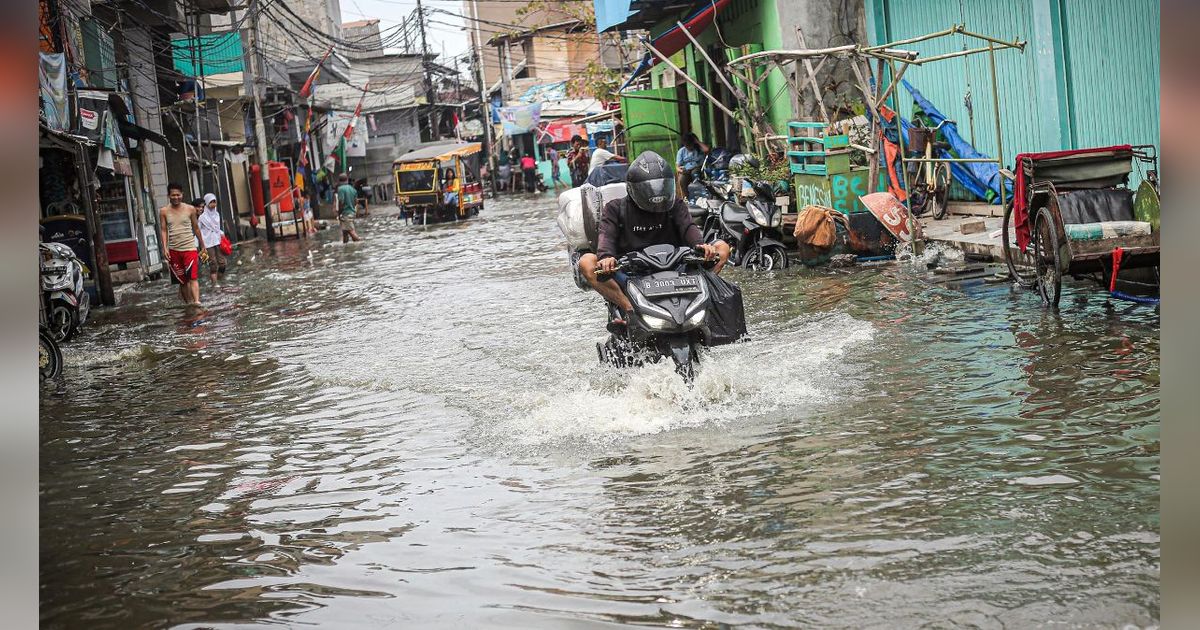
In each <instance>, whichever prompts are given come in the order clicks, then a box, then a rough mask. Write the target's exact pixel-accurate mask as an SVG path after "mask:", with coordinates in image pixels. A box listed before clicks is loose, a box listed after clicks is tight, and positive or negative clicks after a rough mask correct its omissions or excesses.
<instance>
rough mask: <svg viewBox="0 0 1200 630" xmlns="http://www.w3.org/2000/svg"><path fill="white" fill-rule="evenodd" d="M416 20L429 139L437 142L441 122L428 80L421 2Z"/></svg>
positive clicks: (418, 2) (423, 14)
mask: <svg viewBox="0 0 1200 630" xmlns="http://www.w3.org/2000/svg"><path fill="white" fill-rule="evenodd" d="M417 19H418V20H420V23H419V25H420V27H421V69H422V70H423V71H424V73H425V100H426V102H428V103H429V126H430V128H431V129H430V133H429V139H430V140H437V139H438V130H439V129H440V128H441V124H440V123H441V120H439V116H438V114H437V91H436V90H435V89H433V83H432V81H430V79H429V61H428V60H427V59H426V57H427V56H428V55H429V44H428V43H427V42H426V41H425V8H424V7H422V6H421V0H417Z"/></svg>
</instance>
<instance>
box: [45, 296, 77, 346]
mask: <svg viewBox="0 0 1200 630" xmlns="http://www.w3.org/2000/svg"><path fill="white" fill-rule="evenodd" d="M46 328H47V329H48V330H49V332H50V338H51V339H54V340H55V341H57V342H58V343H66V342H67V341H70V339H71V337H72V336H74V334H75V313H74V311H72V310H71V307H70V306H67V305H66V304H63V303H62V302H55V303H54V305H53V306H51V307H50V313H49V316H48V317H47V324H46Z"/></svg>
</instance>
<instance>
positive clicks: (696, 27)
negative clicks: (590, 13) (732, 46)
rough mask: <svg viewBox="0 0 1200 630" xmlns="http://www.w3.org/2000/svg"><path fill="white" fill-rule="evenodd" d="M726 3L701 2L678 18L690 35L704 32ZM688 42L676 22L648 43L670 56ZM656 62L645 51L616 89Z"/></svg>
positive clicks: (625, 85)
mask: <svg viewBox="0 0 1200 630" xmlns="http://www.w3.org/2000/svg"><path fill="white" fill-rule="evenodd" d="M599 2H600V0H597V4H599ZM728 5H729V0H716V1H715V2H709V3H706V4H703V5H701V6H700V7H698V8H697V9H696V10H695V11H693V12H692V13H690V14H689V15H688V16H687V17H686V18H684V19H682V20H680V22H682V23H683V25H684V26H686V27H687V29H688V32H689V33H691V34H692V37H695V36H697V35H699V34H700V33H702V32H704V29H706V28H708V27H709V26H711V25H712V23H713V20H715V19H716V16H717V13H719V12H720V11H721V10H722V9H724V8H725V7H726V6H728ZM690 42H691V40H689V39H688V36H687V35H686V34H684V32H683V30H682V29H680V28H679V25H678V24H677V25H675V26H672V27H671V28H669V29H667V30H665V31H663V32H662V34H660V35H659V36H658V37H655V38H654V39H653V40H651V41H650V45H651V46H653V47H654V49H655V50H657V51H658V52H660V53H662V56H664V57H670V56H671V55H674V54H675V53H677V52H679V51H681V50H683V49H684V47H685V46H687V45H688V44H689V43H690ZM656 63H658V57H655V56H654V55H652V54H650V53H648V52H647V53H646V54H645V56H643V57H642V61H641V62H640V63H638V65H637V67H636V68H634V69H633V73H632V74H630V75H629V78H628V79H625V83H623V84H621V89H620V90H618V91H622V90H624V89H625V88H627V87H629V85H630V84H631V83H633V82H634V80H636V79H637V78H638V77H639V76H641V75H642V74H644V73H645V72H646V71H648V70H650V68H652V67H654V64H656Z"/></svg>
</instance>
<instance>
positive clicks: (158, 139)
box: [117, 120, 175, 151]
mask: <svg viewBox="0 0 1200 630" xmlns="http://www.w3.org/2000/svg"><path fill="white" fill-rule="evenodd" d="M117 126H119V127H120V128H121V135H122V136H125V137H126V138H127V139H132V140H143V141H146V142H153V143H155V144H157V145H160V146H163V147H166V148H168V149H170V150H172V151H174V150H175V147H174V146H172V145H171V141H169V140H167V137H166V136H164V135H162V134H161V133H158V132H157V131H154V130H152V129H147V128H145V127H142V126H140V125H135V124H133V123H131V122H128V121H125V120H118V121H117Z"/></svg>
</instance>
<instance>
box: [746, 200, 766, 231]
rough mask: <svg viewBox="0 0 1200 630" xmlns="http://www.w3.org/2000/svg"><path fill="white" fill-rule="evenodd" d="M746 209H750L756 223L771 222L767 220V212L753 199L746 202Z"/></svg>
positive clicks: (764, 223)
mask: <svg viewBox="0 0 1200 630" xmlns="http://www.w3.org/2000/svg"><path fill="white" fill-rule="evenodd" d="M746 209H747V210H749V211H750V217H751V218H753V219H754V222H755V223H757V224H759V225H768V224H769V222H768V221H767V214H766V213H765V212H763V211H762V208H760V207H759V206H758V204H757V203H755V202H753V201H752V202H750V203H748V204H746Z"/></svg>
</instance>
